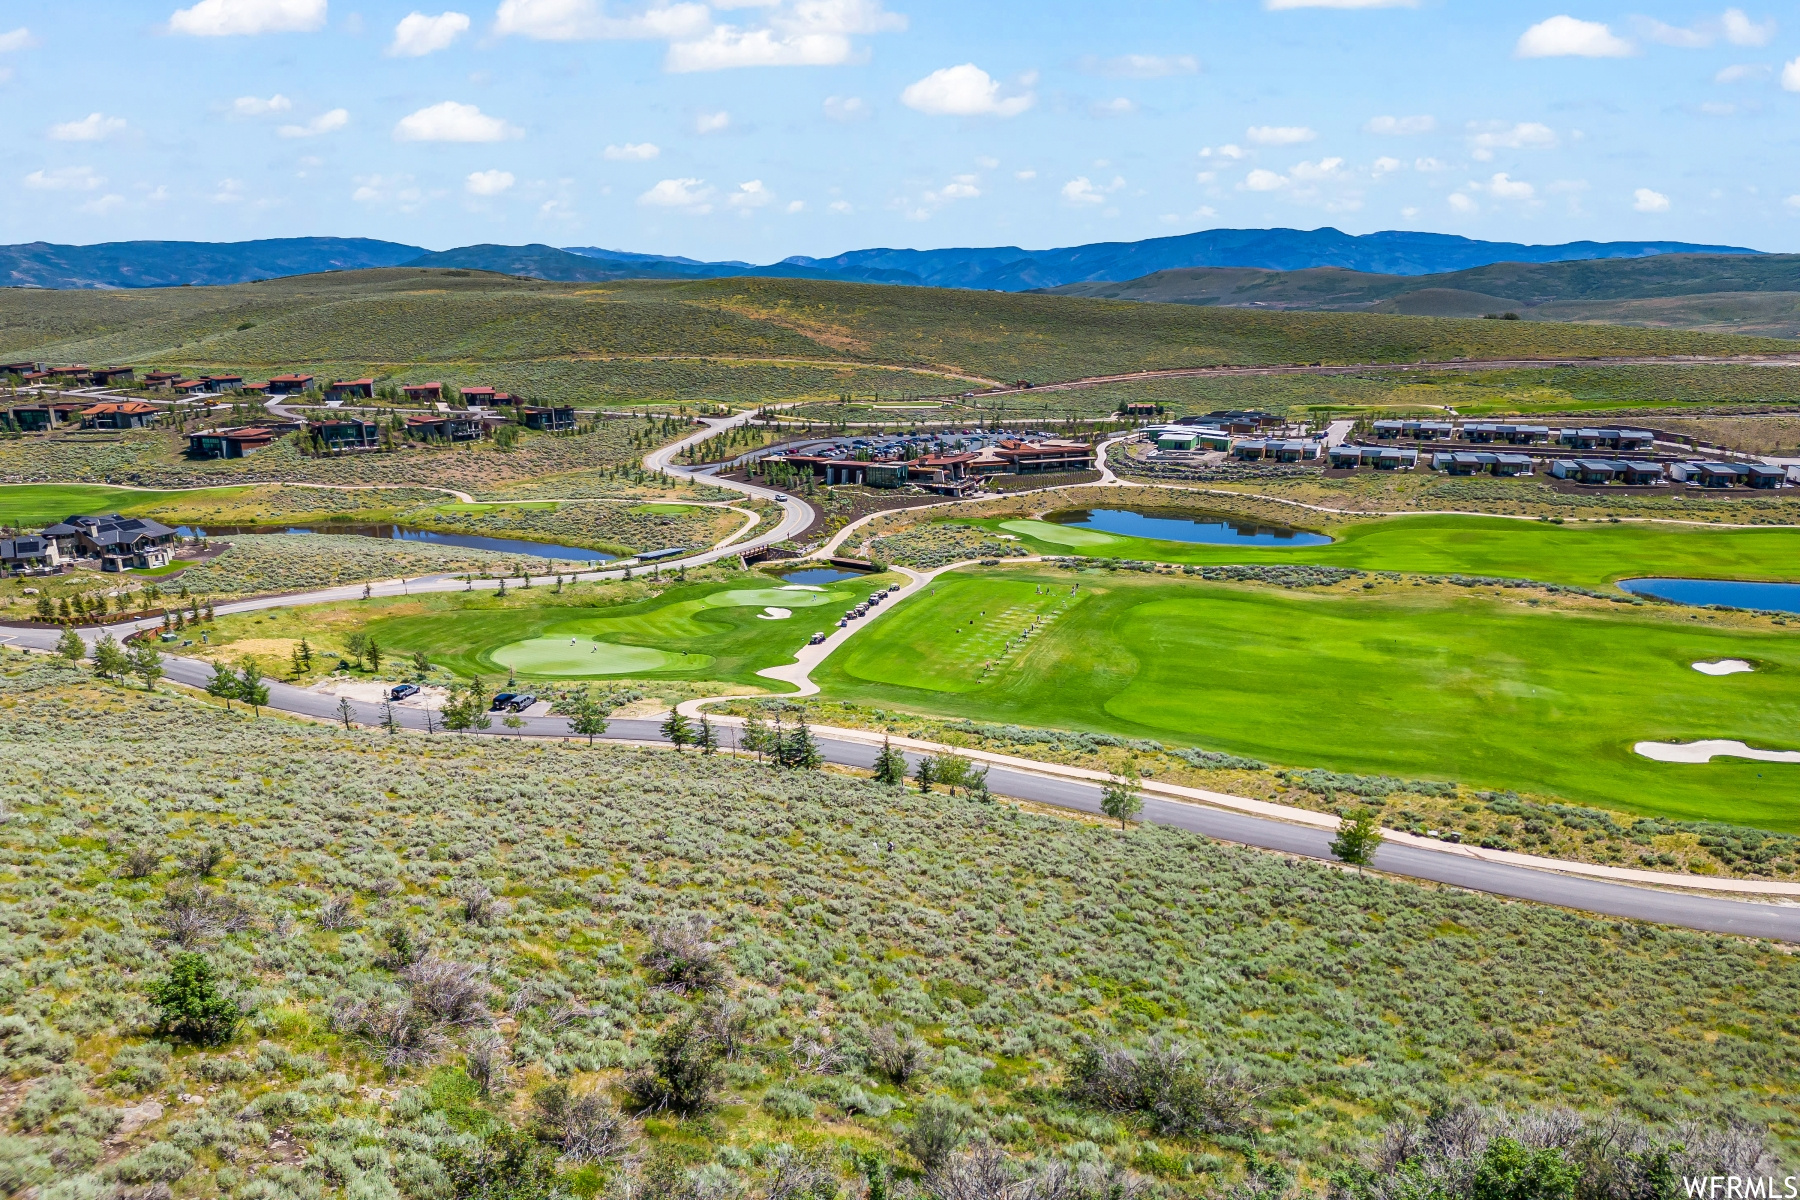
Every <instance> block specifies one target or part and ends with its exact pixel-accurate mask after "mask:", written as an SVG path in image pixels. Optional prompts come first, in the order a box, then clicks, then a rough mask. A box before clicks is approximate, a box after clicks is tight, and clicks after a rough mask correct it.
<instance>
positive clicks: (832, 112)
mask: <svg viewBox="0 0 1800 1200" xmlns="http://www.w3.org/2000/svg"><path fill="white" fill-rule="evenodd" d="M825 115H826V116H827V117H830V118H831V119H832V120H833V121H841V122H844V123H846V124H848V123H849V122H851V121H862V120H866V119H867V118H868V116H869V105H868V103H867V102H866V101H864V100H863V99H862V97H860V96H827V97H825Z"/></svg>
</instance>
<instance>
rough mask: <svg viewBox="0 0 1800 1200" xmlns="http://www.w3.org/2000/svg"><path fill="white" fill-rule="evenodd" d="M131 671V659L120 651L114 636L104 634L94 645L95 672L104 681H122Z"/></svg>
mask: <svg viewBox="0 0 1800 1200" xmlns="http://www.w3.org/2000/svg"><path fill="white" fill-rule="evenodd" d="M130 670H131V658H130V656H129V655H127V654H126V653H125V651H123V650H121V649H119V643H118V642H116V641H114V640H113V635H112V634H110V633H103V634H101V635H100V640H99V641H97V642H95V643H94V672H95V674H97V675H99V676H100V678H102V679H120V678H123V677H124V675H125V673H126V672H128V671H130Z"/></svg>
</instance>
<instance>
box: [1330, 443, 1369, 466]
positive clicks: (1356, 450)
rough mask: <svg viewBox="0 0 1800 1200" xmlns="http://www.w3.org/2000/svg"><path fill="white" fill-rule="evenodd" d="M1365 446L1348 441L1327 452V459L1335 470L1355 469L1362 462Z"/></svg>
mask: <svg viewBox="0 0 1800 1200" xmlns="http://www.w3.org/2000/svg"><path fill="white" fill-rule="evenodd" d="M1362 453H1363V448H1362V447H1361V446H1356V445H1352V444H1350V443H1348V442H1346V443H1344V444H1343V445H1341V446H1333V447H1332V448H1331V449H1330V450H1327V451H1326V452H1325V461H1326V463H1327V464H1328V465H1330V466H1331V468H1332V469H1333V470H1338V471H1354V470H1356V468H1357V466H1358V465H1359V464H1360V463H1361V462H1362Z"/></svg>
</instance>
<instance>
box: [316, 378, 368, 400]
mask: <svg viewBox="0 0 1800 1200" xmlns="http://www.w3.org/2000/svg"><path fill="white" fill-rule="evenodd" d="M325 398H326V399H327V400H373V399H374V398H375V381H374V380H373V379H340V380H338V381H337V382H335V383H331V384H327V385H326V387H325Z"/></svg>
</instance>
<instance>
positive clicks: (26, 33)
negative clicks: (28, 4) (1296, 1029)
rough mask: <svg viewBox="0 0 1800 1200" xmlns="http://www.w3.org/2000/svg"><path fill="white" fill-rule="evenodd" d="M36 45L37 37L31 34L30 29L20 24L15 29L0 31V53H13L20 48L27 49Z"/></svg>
mask: <svg viewBox="0 0 1800 1200" xmlns="http://www.w3.org/2000/svg"><path fill="white" fill-rule="evenodd" d="M35 45H37V39H36V38H34V37H32V36H31V30H29V29H27V28H25V26H23V25H21V26H19V27H18V28H17V29H9V30H7V31H6V32H5V33H0V54H13V53H16V52H17V51H20V50H29V49H31V48H32V47H33V46H35Z"/></svg>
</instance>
